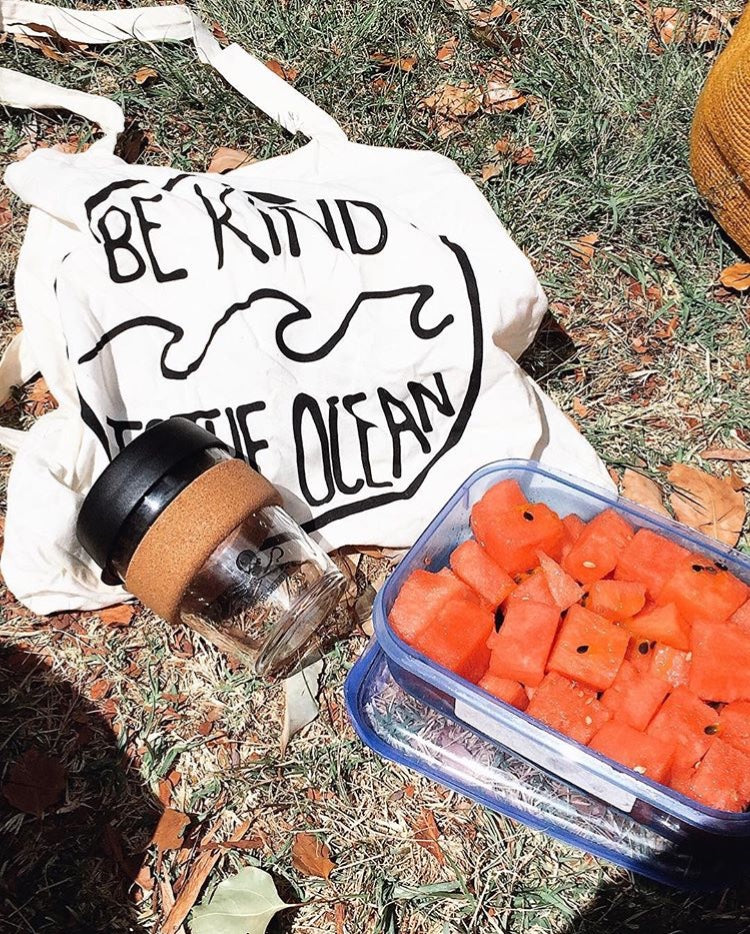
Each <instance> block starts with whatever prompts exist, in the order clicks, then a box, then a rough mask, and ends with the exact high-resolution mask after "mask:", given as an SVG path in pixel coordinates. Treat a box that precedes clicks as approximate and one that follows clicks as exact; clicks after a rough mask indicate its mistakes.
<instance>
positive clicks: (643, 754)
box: [589, 720, 674, 782]
mask: <svg viewBox="0 0 750 934" xmlns="http://www.w3.org/2000/svg"><path fill="white" fill-rule="evenodd" d="M589 748H590V749H593V750H595V751H596V752H599V753H601V754H602V755H603V756H607V758H609V759H614V761H615V762H619V763H620V764H621V765H624V766H625V767H626V768H628V769H632V770H633V771H634V772H638V773H639V774H640V775H646V776H647V777H648V778H652V779H653V780H654V781H655V782H663V781H664V779H665V778H666V776H667V773H668V772H669V766H670V762H671V760H672V755H673V752H674V747H673V746H671V745H670V744H669V743H664V742H663V741H662V740H661V739H657V738H656V737H654V736H649V735H648V734H647V733H643V732H641V730H636V729H634V728H633V727H632V726H628V724H627V723H621V722H620V721H617V720H610V721H609V722H608V723H605V724H604V726H603V727H602V728H601V729H600V730H599V731H598V732H597V733H596V735H595V736H594V737H593V738H592V740H591V742H590V743H589Z"/></svg>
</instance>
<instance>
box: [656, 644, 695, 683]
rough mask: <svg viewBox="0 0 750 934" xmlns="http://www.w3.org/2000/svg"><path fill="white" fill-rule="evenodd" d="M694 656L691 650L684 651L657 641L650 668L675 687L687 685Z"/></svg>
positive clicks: (657, 675)
mask: <svg viewBox="0 0 750 934" xmlns="http://www.w3.org/2000/svg"><path fill="white" fill-rule="evenodd" d="M692 657H693V656H692V653H691V652H682V651H680V649H674V648H672V646H671V645H660V644H659V643H658V642H657V643H656V645H654V646H653V649H652V651H651V653H650V658H651V662H650V667H649V669H648V670H649V671H650V673H651V674H652V675H655V676H656V677H657V678H663V679H664V680H665V681H667V682H668V683H669V684H670V685H671V686H672V687H673V688H678V687H681V686H687V684H688V681H689V680H690V663H691V660H692Z"/></svg>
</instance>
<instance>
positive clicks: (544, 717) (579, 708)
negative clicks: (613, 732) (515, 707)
mask: <svg viewBox="0 0 750 934" xmlns="http://www.w3.org/2000/svg"><path fill="white" fill-rule="evenodd" d="M526 713H527V714H528V715H529V716H531V717H535V718H536V719H537V720H540V721H541V722H542V723H544V724H546V725H547V726H549V727H551V728H552V729H553V730H557V731H558V732H559V733H564V734H565V735H566V736H569V737H570V738H571V739H574V740H575V741H576V742H578V743H583V744H584V745H585V744H586V743H588V741H589V740H590V739H591V737H592V736H593V735H594V733H596V732H597V730H598V729H599V728H600V727H601V726H602V725H603V724H604V723H606V721H607V720H608V719H609V712H608V711H607V710H605V709H604V707H602V705H601V704H600V703H599V701H598V700H597V699H596V692H595V691H592V690H591V688H587V687H585V686H584V685H582V684H576V683H575V682H574V681H570V680H569V679H568V678H563V676H562V675H559V674H557V673H556V672H554V671H551V672H550V673H549V674H548V675H547V676H546V677H545V678H544V680H543V681H542V682H541V684H540V685H539V687H538V688H537V689H536V690H535V691H534V695H533V697H532V698H531V700H530V701H529V706H528V707H527V708H526Z"/></svg>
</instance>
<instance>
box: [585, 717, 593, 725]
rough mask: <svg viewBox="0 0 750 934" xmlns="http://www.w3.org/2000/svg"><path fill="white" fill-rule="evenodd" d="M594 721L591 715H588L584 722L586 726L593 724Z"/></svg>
mask: <svg viewBox="0 0 750 934" xmlns="http://www.w3.org/2000/svg"><path fill="white" fill-rule="evenodd" d="M593 722H594V721H593V720H592V719H591V717H586V719H585V720H584V723H585V724H586V726H591V724H592V723H593Z"/></svg>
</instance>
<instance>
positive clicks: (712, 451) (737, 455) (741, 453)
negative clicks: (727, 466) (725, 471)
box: [700, 448, 750, 461]
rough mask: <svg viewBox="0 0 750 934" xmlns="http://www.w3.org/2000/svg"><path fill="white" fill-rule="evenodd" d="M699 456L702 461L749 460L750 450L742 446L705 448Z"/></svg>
mask: <svg viewBox="0 0 750 934" xmlns="http://www.w3.org/2000/svg"><path fill="white" fill-rule="evenodd" d="M700 456H701V457H702V458H703V460H704V461H750V451H745V450H743V449H742V448H706V450H705V451H701V454H700Z"/></svg>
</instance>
